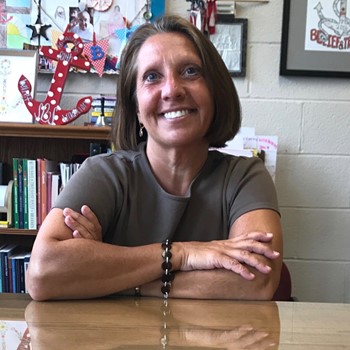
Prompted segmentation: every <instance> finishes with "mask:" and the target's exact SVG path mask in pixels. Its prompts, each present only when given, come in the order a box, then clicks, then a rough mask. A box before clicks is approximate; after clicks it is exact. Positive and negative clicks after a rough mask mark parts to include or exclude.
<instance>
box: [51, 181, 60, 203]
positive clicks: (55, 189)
mask: <svg viewBox="0 0 350 350" xmlns="http://www.w3.org/2000/svg"><path fill="white" fill-rule="evenodd" d="M59 193H60V175H59V174H53V175H52V185H51V207H50V209H52V207H53V206H54V204H55V201H56V199H57V197H58V195H59Z"/></svg>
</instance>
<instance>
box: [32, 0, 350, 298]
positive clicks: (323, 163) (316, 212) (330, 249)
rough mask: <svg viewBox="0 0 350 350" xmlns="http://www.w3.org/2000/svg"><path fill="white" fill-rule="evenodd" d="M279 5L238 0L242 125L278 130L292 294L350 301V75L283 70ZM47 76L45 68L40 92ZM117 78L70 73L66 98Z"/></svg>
mask: <svg viewBox="0 0 350 350" xmlns="http://www.w3.org/2000/svg"><path fill="white" fill-rule="evenodd" d="M188 6H189V3H188V2H186V1H185V0H167V2H166V11H167V12H168V13H178V14H181V15H183V16H186V15H187V8H188ZM282 7H283V1H282V0H270V2H269V3H266V4H256V3H249V4H242V3H237V17H242V18H248V21H249V22H248V26H249V28H248V53H247V75H246V77H245V78H236V79H235V84H236V86H237V89H238V92H239V95H240V97H241V102H242V110H243V125H244V126H253V127H255V128H256V131H257V133H259V134H272V135H278V137H279V152H278V160H277V175H276V187H277V191H278V197H279V201H280V206H281V212H282V223H283V230H284V250H285V261H286V263H287V265H288V267H289V269H290V271H291V274H292V279H293V294H294V295H295V296H296V297H297V298H298V299H299V300H300V301H315V302H316V301H319V302H326V301H328V302H346V303H350V176H349V175H350V154H349V149H350V137H349V133H350V102H349V96H350V82H349V80H348V79H333V78H331V79H329V78H327V79H326V78H304V77H294V78H293V77H288V78H287V77H281V76H279V60H280V42H281V25H282ZM50 79H51V77H50V76H48V75H40V78H39V83H38V88H37V91H38V98H43V97H44V96H45V95H46V91H47V89H48V87H49V85H50ZM114 81H115V77H114V76H113V75H111V76H106V75H104V76H103V77H102V78H99V77H98V76H97V75H91V74H78V75H77V74H70V76H69V79H68V80H67V83H66V86H65V90H64V101H63V103H62V105H63V106H65V105H67V106H72V105H75V103H76V101H77V100H78V99H79V98H81V97H82V96H85V95H87V94H95V93H97V92H99V93H107V94H110V93H114V92H115V83H114ZM80 122H81V120H80Z"/></svg>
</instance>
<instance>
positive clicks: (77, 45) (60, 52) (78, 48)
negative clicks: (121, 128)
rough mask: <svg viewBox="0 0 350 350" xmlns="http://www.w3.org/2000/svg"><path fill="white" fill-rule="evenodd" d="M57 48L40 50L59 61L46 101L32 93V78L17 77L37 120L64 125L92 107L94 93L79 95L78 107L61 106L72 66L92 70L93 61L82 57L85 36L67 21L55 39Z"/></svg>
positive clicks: (43, 122) (28, 107) (22, 92)
mask: <svg viewBox="0 0 350 350" xmlns="http://www.w3.org/2000/svg"><path fill="white" fill-rule="evenodd" d="M56 46H57V49H53V48H51V47H47V46H43V47H42V48H41V52H40V54H41V55H43V56H46V57H49V58H51V59H53V60H55V61H57V62H58V63H57V67H56V70H55V73H54V76H53V78H52V81H51V86H50V89H49V91H48V94H47V96H46V99H45V100H44V101H43V102H39V101H36V100H34V99H33V98H32V97H31V95H30V93H31V91H32V87H31V84H30V82H29V80H28V79H27V78H26V77H25V76H24V75H22V76H21V77H20V79H19V81H18V89H19V91H20V93H21V95H22V97H23V100H24V103H25V105H26V107H27V109H28V110H29V112H30V113H31V114H32V116H33V118H34V120H35V121H36V122H38V123H40V124H51V125H64V124H68V123H70V122H72V121H73V120H75V119H77V118H78V117H79V116H80V115H81V114H84V113H86V112H88V110H89V109H90V107H91V103H92V97H91V96H88V97H84V98H82V99H80V100H79V101H78V103H77V105H76V107H75V108H73V109H71V110H66V109H65V110H64V109H62V108H61V107H60V105H59V103H60V101H61V96H62V92H63V87H64V84H65V81H66V78H67V74H68V72H69V68H70V67H71V66H73V67H76V68H79V69H82V70H86V71H89V70H90V67H91V63H90V61H89V60H87V59H85V58H82V57H81V56H80V55H81V53H82V52H83V48H84V45H83V42H82V39H81V38H80V37H79V36H78V35H77V34H74V33H72V32H70V26H69V25H68V26H67V28H66V30H65V32H64V33H63V35H62V36H60V38H59V40H58V41H57V43H56Z"/></svg>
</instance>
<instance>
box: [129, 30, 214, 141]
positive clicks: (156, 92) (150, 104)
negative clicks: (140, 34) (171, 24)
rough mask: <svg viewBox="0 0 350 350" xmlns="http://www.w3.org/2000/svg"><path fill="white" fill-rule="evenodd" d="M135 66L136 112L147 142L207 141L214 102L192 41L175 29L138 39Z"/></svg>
mask: <svg viewBox="0 0 350 350" xmlns="http://www.w3.org/2000/svg"><path fill="white" fill-rule="evenodd" d="M137 67H138V68H137V83H136V94H137V101H138V117H139V121H140V122H141V123H143V124H144V126H145V128H146V130H147V133H148V141H147V142H148V147H149V146H150V145H154V143H156V144H157V145H158V146H161V147H163V148H164V147H165V148H166V147H176V146H189V145H190V144H193V143H196V144H199V145H200V144H202V145H205V146H206V147H207V146H208V142H207V141H206V139H205V135H206V133H207V131H208V129H209V127H210V125H211V123H212V120H213V114H214V103H213V97H212V95H211V93H210V90H209V88H208V85H207V82H206V80H205V78H204V72H203V69H204V68H203V64H202V62H201V59H200V57H199V56H198V54H197V51H196V49H195V47H194V45H193V44H192V42H191V41H190V40H189V39H187V38H186V37H185V36H184V35H182V34H179V33H160V34H156V35H153V36H151V37H150V38H148V39H147V40H146V41H145V43H144V44H143V45H142V47H141V49H140V52H139V55H138V58H137Z"/></svg>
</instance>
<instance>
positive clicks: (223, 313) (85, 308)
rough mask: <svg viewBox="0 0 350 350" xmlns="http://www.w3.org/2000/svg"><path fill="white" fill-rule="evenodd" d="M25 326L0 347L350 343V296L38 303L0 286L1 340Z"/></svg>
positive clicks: (322, 349) (322, 347) (306, 348)
mask: <svg viewBox="0 0 350 350" xmlns="http://www.w3.org/2000/svg"><path fill="white" fill-rule="evenodd" d="M164 312H165V315H164ZM164 322H166V327H167V328H166V329H164ZM14 324H16V325H17V326H18V327H19V328H21V327H22V328H21V329H20V330H19V331H18V332H17V333H18V334H17V335H16V332H15V331H14V330H13V329H12V328H11V327H12V326H13V325H14ZM27 327H28V329H29V333H30V337H27V333H26V334H25V335H24V337H23V338H24V339H23V340H22V345H23V347H17V346H16V347H10V344H6V345H7V347H6V349H24V346H25V345H28V344H26V342H27V343H28V342H29V341H30V342H31V348H32V349H33V350H55V349H59V350H62V349H65V350H66V349H67V350H79V349H84V350H88V349H94V350H99V349H111V350H112V349H121V350H127V349H128V350H136V349H145V350H149V349H189V350H191V349H197V350H200V349H207V350H208V349H209V350H210V349H230V350H231V349H257V350H262V349H287V350H289V349H293V350H295V349H298V350H299V349H300V350H311V349H313V350H315V349H317V350H326V349H327V350H330V349H350V304H327V303H301V302H277V303H275V302H237V301H219V300H213V301H205V300H180V299H171V300H169V303H168V309H167V310H166V311H165V310H164V304H163V301H162V300H161V299H154V298H141V299H139V300H135V299H133V298H110V299H99V300H87V301H59V302H42V303H39V302H34V301H30V299H29V298H28V297H27V296H23V295H10V294H2V295H1V294H0V348H1V345H2V344H1V340H2V339H9V336H10V334H11V332H12V333H13V337H14V336H15V335H16V336H17V337H18V340H17V341H18V343H19V342H20V341H19V338H20V335H22V333H23V332H24V330H25V329H27ZM6 332H7V333H6ZM5 333H6V335H4V334H5ZM165 336H166V337H165ZM13 337H12V338H13ZM162 342H163V344H165V342H167V344H166V345H165V347H163V345H162ZM3 348H5V347H3Z"/></svg>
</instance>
